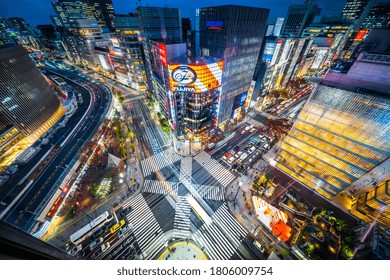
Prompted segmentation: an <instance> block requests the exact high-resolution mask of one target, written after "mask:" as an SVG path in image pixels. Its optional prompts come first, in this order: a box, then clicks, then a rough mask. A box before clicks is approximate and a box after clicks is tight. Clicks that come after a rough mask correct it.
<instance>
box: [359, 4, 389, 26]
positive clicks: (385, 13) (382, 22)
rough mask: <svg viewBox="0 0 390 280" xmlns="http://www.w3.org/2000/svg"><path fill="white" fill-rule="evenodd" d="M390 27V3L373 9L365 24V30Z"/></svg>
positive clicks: (378, 5) (377, 5)
mask: <svg viewBox="0 0 390 280" xmlns="http://www.w3.org/2000/svg"><path fill="white" fill-rule="evenodd" d="M389 27H390V2H384V3H378V4H376V5H375V6H374V7H372V9H371V12H370V13H369V14H368V16H367V17H366V19H365V20H364V22H363V25H362V28H363V29H377V28H378V29H388V28H389Z"/></svg>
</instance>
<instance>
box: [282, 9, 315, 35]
mask: <svg viewBox="0 0 390 280" xmlns="http://www.w3.org/2000/svg"><path fill="white" fill-rule="evenodd" d="M320 11H321V9H320V8H319V7H318V5H317V4H315V3H305V4H300V5H290V6H289V7H288V11H287V15H286V19H285V20H284V22H283V27H282V31H281V33H280V34H281V36H285V37H300V36H301V35H302V32H303V30H304V29H305V28H306V27H307V26H309V24H311V23H312V22H313V20H314V17H315V16H317V15H319V14H320Z"/></svg>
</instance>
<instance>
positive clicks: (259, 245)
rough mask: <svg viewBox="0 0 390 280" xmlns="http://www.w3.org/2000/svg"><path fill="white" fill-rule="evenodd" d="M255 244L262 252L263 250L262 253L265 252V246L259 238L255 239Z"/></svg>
mask: <svg viewBox="0 0 390 280" xmlns="http://www.w3.org/2000/svg"><path fill="white" fill-rule="evenodd" d="M253 245H255V246H256V248H257V249H259V250H260V252H262V253H264V252H265V248H264V247H263V246H262V245H261V244H260V242H259V241H257V240H255V241H253Z"/></svg>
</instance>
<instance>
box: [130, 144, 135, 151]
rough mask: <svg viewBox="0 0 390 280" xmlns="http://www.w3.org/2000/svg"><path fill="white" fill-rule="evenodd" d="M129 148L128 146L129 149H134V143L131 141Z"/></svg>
mask: <svg viewBox="0 0 390 280" xmlns="http://www.w3.org/2000/svg"><path fill="white" fill-rule="evenodd" d="M129 148H130V150H131V151H132V152H134V151H135V147H134V144H133V143H130V145H129Z"/></svg>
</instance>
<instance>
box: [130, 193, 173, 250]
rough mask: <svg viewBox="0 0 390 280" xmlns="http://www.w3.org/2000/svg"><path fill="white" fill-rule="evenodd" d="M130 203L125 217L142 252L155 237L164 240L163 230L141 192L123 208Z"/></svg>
mask: <svg viewBox="0 0 390 280" xmlns="http://www.w3.org/2000/svg"><path fill="white" fill-rule="evenodd" d="M130 205H131V207H132V211H130V213H129V214H128V215H127V219H128V221H129V222H130V223H131V224H133V232H134V235H135V237H136V239H137V242H138V245H139V246H140V248H141V250H142V251H143V252H144V251H146V250H147V249H148V248H149V247H150V246H151V244H152V243H153V242H154V241H155V240H156V239H161V240H163V242H165V241H166V240H165V235H164V232H163V230H162V229H161V226H160V225H159V223H158V222H157V220H156V218H155V217H154V215H153V213H152V211H151V210H150V208H149V206H148V204H147V203H146V201H145V199H144V197H143V196H142V194H138V195H137V196H136V197H134V198H133V199H132V200H130V201H129V202H127V203H126V204H125V205H124V206H123V208H127V207H129V206H130Z"/></svg>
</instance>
